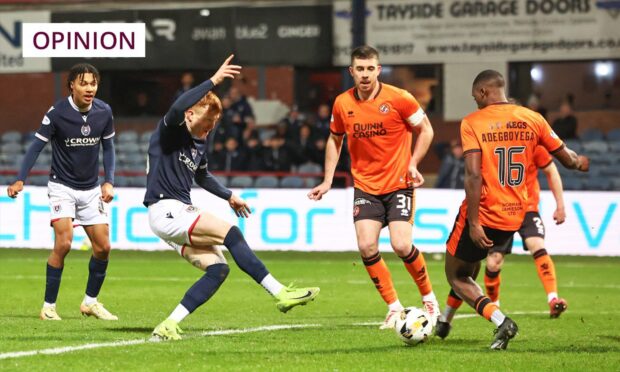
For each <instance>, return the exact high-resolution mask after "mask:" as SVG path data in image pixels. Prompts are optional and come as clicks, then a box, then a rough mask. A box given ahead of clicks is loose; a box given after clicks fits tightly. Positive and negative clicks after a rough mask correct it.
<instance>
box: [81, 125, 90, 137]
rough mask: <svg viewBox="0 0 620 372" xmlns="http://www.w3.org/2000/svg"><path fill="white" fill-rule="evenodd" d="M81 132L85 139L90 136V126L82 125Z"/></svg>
mask: <svg viewBox="0 0 620 372" xmlns="http://www.w3.org/2000/svg"><path fill="white" fill-rule="evenodd" d="M80 131H81V132H82V135H83V136H84V137H86V136H88V135H89V134H90V125H88V124H85V125H82V129H81V130H80Z"/></svg>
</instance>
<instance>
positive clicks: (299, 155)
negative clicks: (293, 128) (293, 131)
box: [289, 124, 317, 165]
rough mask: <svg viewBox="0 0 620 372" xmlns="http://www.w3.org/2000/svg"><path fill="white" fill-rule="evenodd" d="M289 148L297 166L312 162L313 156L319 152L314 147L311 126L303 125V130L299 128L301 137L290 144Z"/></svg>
mask: <svg viewBox="0 0 620 372" xmlns="http://www.w3.org/2000/svg"><path fill="white" fill-rule="evenodd" d="M289 146H290V148H291V153H292V154H293V156H294V160H295V164H296V165H300V164H303V163H305V162H307V161H308V160H310V156H311V154H313V153H315V152H317V149H316V147H315V146H314V141H313V137H312V129H311V128H310V125H308V124H303V125H302V126H301V128H299V135H298V136H297V138H296V139H295V140H293V141H290V142H289Z"/></svg>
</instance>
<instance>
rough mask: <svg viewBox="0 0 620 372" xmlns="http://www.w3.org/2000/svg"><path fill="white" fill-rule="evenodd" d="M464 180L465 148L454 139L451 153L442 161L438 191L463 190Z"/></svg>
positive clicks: (451, 144)
mask: <svg viewBox="0 0 620 372" xmlns="http://www.w3.org/2000/svg"><path fill="white" fill-rule="evenodd" d="M464 180H465V160H464V159H463V147H462V146H461V144H460V143H459V141H458V140H455V139H454V140H452V141H450V152H449V153H448V154H446V156H444V158H443V159H442V162H441V167H440V168H439V175H438V176H437V183H436V184H435V187H436V188H438V189H463V188H464V186H465V183H464Z"/></svg>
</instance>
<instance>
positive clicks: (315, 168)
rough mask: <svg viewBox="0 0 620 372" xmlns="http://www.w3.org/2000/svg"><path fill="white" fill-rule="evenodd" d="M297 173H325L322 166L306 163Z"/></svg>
mask: <svg viewBox="0 0 620 372" xmlns="http://www.w3.org/2000/svg"><path fill="white" fill-rule="evenodd" d="M297 172H299V173H317V174H318V173H323V168H321V166H320V165H318V164H315V163H310V162H308V163H304V164H302V165H300V166H299V168H297Z"/></svg>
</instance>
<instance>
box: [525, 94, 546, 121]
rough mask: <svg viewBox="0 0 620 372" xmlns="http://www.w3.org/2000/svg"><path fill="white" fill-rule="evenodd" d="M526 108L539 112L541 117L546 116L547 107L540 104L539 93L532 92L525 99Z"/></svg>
mask: <svg viewBox="0 0 620 372" xmlns="http://www.w3.org/2000/svg"><path fill="white" fill-rule="evenodd" d="M527 108H529V109H530V110H532V111H536V112H537V113H539V114H541V115H542V116H543V118H545V119H546V118H547V109H546V108H545V107H542V106H541V104H540V95H539V94H537V93H532V94H531V95H530V97H529V98H528V99H527Z"/></svg>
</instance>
